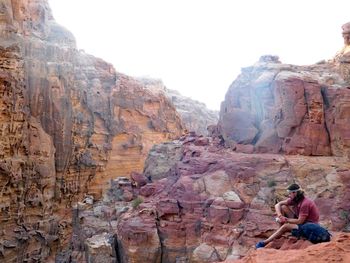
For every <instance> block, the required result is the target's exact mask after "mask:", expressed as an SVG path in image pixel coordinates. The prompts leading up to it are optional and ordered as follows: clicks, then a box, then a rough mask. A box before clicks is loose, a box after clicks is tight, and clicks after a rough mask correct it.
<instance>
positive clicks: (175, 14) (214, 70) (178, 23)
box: [49, 0, 350, 109]
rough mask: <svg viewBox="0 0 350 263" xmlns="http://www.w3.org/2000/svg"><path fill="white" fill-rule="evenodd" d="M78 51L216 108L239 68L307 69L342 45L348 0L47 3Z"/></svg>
mask: <svg viewBox="0 0 350 263" xmlns="http://www.w3.org/2000/svg"><path fill="white" fill-rule="evenodd" d="M49 3H50V6H51V9H52V12H53V15H54V17H55V19H56V21H57V22H58V23H60V24H61V25H63V26H65V27H66V28H67V29H69V30H70V31H71V32H72V33H73V34H74V35H75V37H76V39H77V45H78V48H80V49H84V50H85V51H86V52H87V53H90V54H92V55H94V56H97V57H100V58H103V59H104V60H106V61H108V62H110V63H112V64H113V65H114V66H115V68H116V70H117V71H119V72H122V73H125V74H127V75H130V76H146V77H152V78H160V79H162V80H163V82H164V83H165V85H166V86H167V87H168V88H170V89H175V90H178V91H180V92H181V93H182V94H183V95H185V96H188V97H191V98H193V99H196V100H199V101H202V102H204V103H206V105H207V106H208V107H209V108H211V109H219V107H220V103H221V101H223V100H224V97H225V94H226V91H227V89H228V87H229V85H230V84H231V83H232V82H233V80H234V79H235V78H236V77H237V75H238V74H239V73H240V69H241V68H242V67H246V66H250V65H252V64H253V63H255V62H256V61H258V59H259V57H260V56H261V55H265V54H272V55H278V56H279V57H280V60H281V61H282V62H283V63H290V64H297V65H305V64H313V63H315V62H317V61H319V60H321V59H328V58H331V57H333V56H334V54H335V53H336V52H337V51H338V50H339V49H340V48H341V47H342V46H343V39H342V37H341V25H342V24H344V23H346V22H349V21H350V1H349V0H49Z"/></svg>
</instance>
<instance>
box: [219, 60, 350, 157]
mask: <svg viewBox="0 0 350 263" xmlns="http://www.w3.org/2000/svg"><path fill="white" fill-rule="evenodd" d="M267 58H268V57H263V58H262V59H261V60H260V61H259V62H258V63H256V64H255V65H254V66H252V67H248V68H245V69H243V70H242V73H241V75H240V76H239V77H238V78H237V79H236V80H235V81H234V82H233V83H232V85H231V87H230V88H229V90H228V92H227V94H226V98H225V101H224V102H223V103H222V106H221V111H220V121H219V126H218V127H219V133H220V134H221V135H222V136H223V138H224V139H225V141H226V144H227V145H229V146H230V147H231V148H233V149H235V148H237V150H239V151H240V148H242V147H241V145H251V146H252V147H253V151H254V152H261V153H264V152H274V153H285V154H302V155H312V156H326V155H336V156H343V155H347V156H348V155H349V145H348V139H347V137H348V134H347V133H348V129H347V128H346V127H347V126H348V125H349V123H348V118H347V117H346V112H348V110H347V107H348V106H347V101H348V100H349V96H350V93H349V90H348V86H349V84H348V82H346V81H344V79H343V78H342V77H341V75H340V74H339V70H338V68H337V67H336V66H335V65H334V64H320V65H313V66H309V67H305V66H293V65H286V64H281V63H280V62H279V61H278V59H277V58H273V57H272V58H270V59H267Z"/></svg>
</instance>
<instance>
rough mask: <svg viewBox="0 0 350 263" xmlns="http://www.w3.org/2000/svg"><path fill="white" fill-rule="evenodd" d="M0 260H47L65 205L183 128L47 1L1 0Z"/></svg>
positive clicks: (60, 233) (101, 186) (64, 230)
mask: <svg viewBox="0 0 350 263" xmlns="http://www.w3.org/2000/svg"><path fill="white" fill-rule="evenodd" d="M0 36H1V38H0V39H1V40H0V134H1V136H0V157H1V159H0V189H1V191H0V201H1V205H0V222H1V224H0V261H2V262H3V261H4V262H14V261H19V262H22V261H26V260H27V261H28V260H38V261H48V262H49V261H53V260H54V257H55V254H56V251H59V250H61V249H62V248H63V247H65V246H66V245H67V243H68V241H69V239H70V238H71V236H70V233H71V232H70V230H71V207H72V205H73V204H74V203H76V202H77V201H78V200H83V197H84V196H85V195H86V194H91V195H93V196H94V198H95V199H97V198H99V197H101V196H102V193H103V191H104V190H105V189H106V185H107V183H108V182H109V181H110V179H111V178H115V177H118V176H121V175H123V176H127V177H128V176H130V173H131V172H132V171H135V172H142V170H143V162H144V159H145V158H146V154H147V152H148V150H149V149H150V148H151V147H152V145H153V144H154V143H158V142H161V141H167V140H172V139H175V138H177V137H179V135H180V134H182V130H183V128H182V123H181V120H180V117H179V116H178V115H177V113H176V111H175V108H174V106H173V105H172V104H171V103H170V102H169V101H168V100H167V99H166V97H165V96H161V95H159V94H154V93H152V92H150V91H148V90H147V89H145V87H144V85H142V84H141V83H139V82H137V81H136V80H133V79H132V78H130V77H127V76H124V75H122V74H118V73H116V72H115V70H114V68H113V66H112V65H111V64H109V63H107V62H105V61H103V60H101V59H98V58H95V57H93V56H91V55H88V54H85V53H84V52H82V51H78V50H77V48H76V44H75V39H74V36H73V35H72V34H71V33H70V32H69V31H68V30H66V29H65V28H63V27H62V26H60V25H58V24H57V23H56V22H55V21H54V19H53V17H52V14H51V10H50V8H49V6H48V3H47V1H46V0H12V1H7V0H5V1H2V2H1V3H0Z"/></svg>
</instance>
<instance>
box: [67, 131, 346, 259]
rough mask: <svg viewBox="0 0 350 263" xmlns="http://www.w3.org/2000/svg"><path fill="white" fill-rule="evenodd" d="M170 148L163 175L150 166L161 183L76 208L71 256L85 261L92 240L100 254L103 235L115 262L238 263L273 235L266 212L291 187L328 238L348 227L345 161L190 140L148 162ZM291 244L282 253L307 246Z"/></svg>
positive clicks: (120, 185)
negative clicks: (307, 200) (299, 191)
mask: <svg viewBox="0 0 350 263" xmlns="http://www.w3.org/2000/svg"><path fill="white" fill-rule="evenodd" d="M174 148H179V151H180V152H181V157H180V158H179V159H178V160H177V161H172V162H173V163H174V164H173V165H171V166H170V167H169V165H168V164H165V165H164V162H163V160H162V158H159V159H158V158H153V159H152V163H153V164H152V165H153V167H155V166H158V167H164V169H163V171H164V172H163V177H162V178H161V177H158V178H156V180H153V182H147V180H146V179H144V180H143V183H142V184H137V182H136V180H134V182H132V181H129V180H128V179H127V178H125V179H123V178H119V179H117V180H115V181H114V182H113V184H112V187H111V189H110V191H109V192H108V195H106V196H105V198H104V201H101V202H96V203H95V204H93V205H88V204H80V206H79V207H77V208H76V212H75V215H76V219H75V220H74V221H75V222H78V223H77V225H75V229H74V233H75V234H74V236H75V237H77V239H75V240H74V243H73V246H72V247H73V248H74V251H73V252H72V253H71V254H73V255H75V256H76V258H81V259H83V258H84V257H85V258H86V257H88V255H87V254H88V251H89V250H91V249H92V248H90V247H89V248H88V249H87V250H86V249H85V251H84V249H82V248H84V247H85V248H86V246H90V244H87V243H86V241H85V240H86V239H87V238H91V239H99V240H100V241H99V243H101V246H104V245H103V244H105V243H104V241H103V240H105V236H104V235H105V234H104V233H109V235H110V236H109V238H110V239H109V240H110V242H109V244H110V245H109V246H110V247H111V248H112V249H113V248H114V251H115V252H114V255H115V258H116V259H118V260H119V261H118V262H145V259H146V262H219V261H223V260H233V259H239V258H241V257H242V256H244V255H246V254H247V253H249V252H251V251H254V248H253V246H254V244H255V243H256V241H257V240H259V239H261V238H263V237H267V236H269V235H270V234H271V233H272V232H273V231H274V230H275V229H276V228H277V227H278V225H277V224H276V223H275V222H274V212H273V210H272V208H273V206H274V204H275V203H276V201H278V200H281V199H284V198H285V188H286V186H287V185H289V184H290V183H291V182H294V181H296V182H299V183H300V184H301V185H304V186H305V191H306V192H307V195H308V196H310V197H311V198H312V199H314V200H315V201H316V203H317V205H318V207H319V208H320V211H321V223H322V224H323V225H324V226H326V227H328V228H329V229H331V230H332V231H342V230H345V229H346V228H348V227H349V219H348V218H346V217H344V215H345V214H346V213H347V211H349V209H350V207H349V201H350V195H349V187H350V184H349V182H350V181H349V178H350V164H349V162H348V159H346V158H343V157H335V156H331V157H324V156H322V157H310V156H301V155H281V154H271V153H265V154H254V153H253V154H246V153H238V152H235V151H232V149H230V148H227V147H224V146H223V145H220V140H219V139H217V138H214V139H213V138H207V137H200V136H195V135H187V136H184V137H182V138H181V139H180V140H179V141H175V142H174V143H166V144H163V146H162V148H156V147H155V148H154V149H153V150H152V151H151V153H150V158H152V156H153V154H154V153H153V151H156V152H157V153H156V154H157V155H159V156H167V155H171V154H172V153H173V152H174ZM157 160H160V161H159V162H157ZM146 163H147V162H146ZM159 170H160V169H159ZM158 175H159V174H158ZM141 177H142V176H141V175H140V176H139V177H137V178H138V179H137V181H138V182H141V180H140V178H141ZM131 200H132V201H131ZM101 235H102V236H101ZM78 237H79V238H80V239H81V240H78ZM287 241H288V240H287ZM288 242H289V241H288ZM288 242H286V243H285V244H284V245H283V243H281V240H278V241H276V242H275V243H273V244H271V246H272V247H277V248H280V247H281V246H282V245H283V246H284V247H286V248H288V246H287V245H288ZM293 242H294V243H295V244H294V243H290V242H289V247H294V248H303V247H306V246H310V244H311V243H309V242H306V243H300V242H296V240H294V241H293ZM335 242H338V241H335ZM345 245H346V246H348V242H347V243H345ZM310 249H312V247H310V248H309V250H308V251H310ZM85 253H87V254H85ZM310 254H311V252H310ZM78 255H79V256H78ZM85 255H86V256H85ZM258 255H259V254H258Z"/></svg>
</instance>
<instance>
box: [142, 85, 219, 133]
mask: <svg viewBox="0 0 350 263" xmlns="http://www.w3.org/2000/svg"><path fill="white" fill-rule="evenodd" d="M139 80H140V81H142V83H144V84H145V85H146V87H147V88H149V89H150V90H153V91H154V92H160V93H164V94H165V96H167V97H168V98H169V99H170V101H171V102H172V103H173V104H174V106H175V107H176V110H177V112H178V113H179V114H180V116H181V119H182V121H183V123H184V125H185V127H186V129H187V130H188V131H194V132H196V133H197V134H201V135H208V130H207V127H208V126H211V125H216V124H217V123H218V120H219V113H218V112H217V111H214V110H210V109H208V108H207V107H206V105H205V104H204V103H202V102H199V101H196V100H193V99H191V98H189V97H185V96H182V95H181V94H180V93H179V92H178V91H176V90H171V89H167V88H166V87H165V86H164V84H163V82H162V81H161V80H154V79H145V78H142V79H139Z"/></svg>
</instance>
